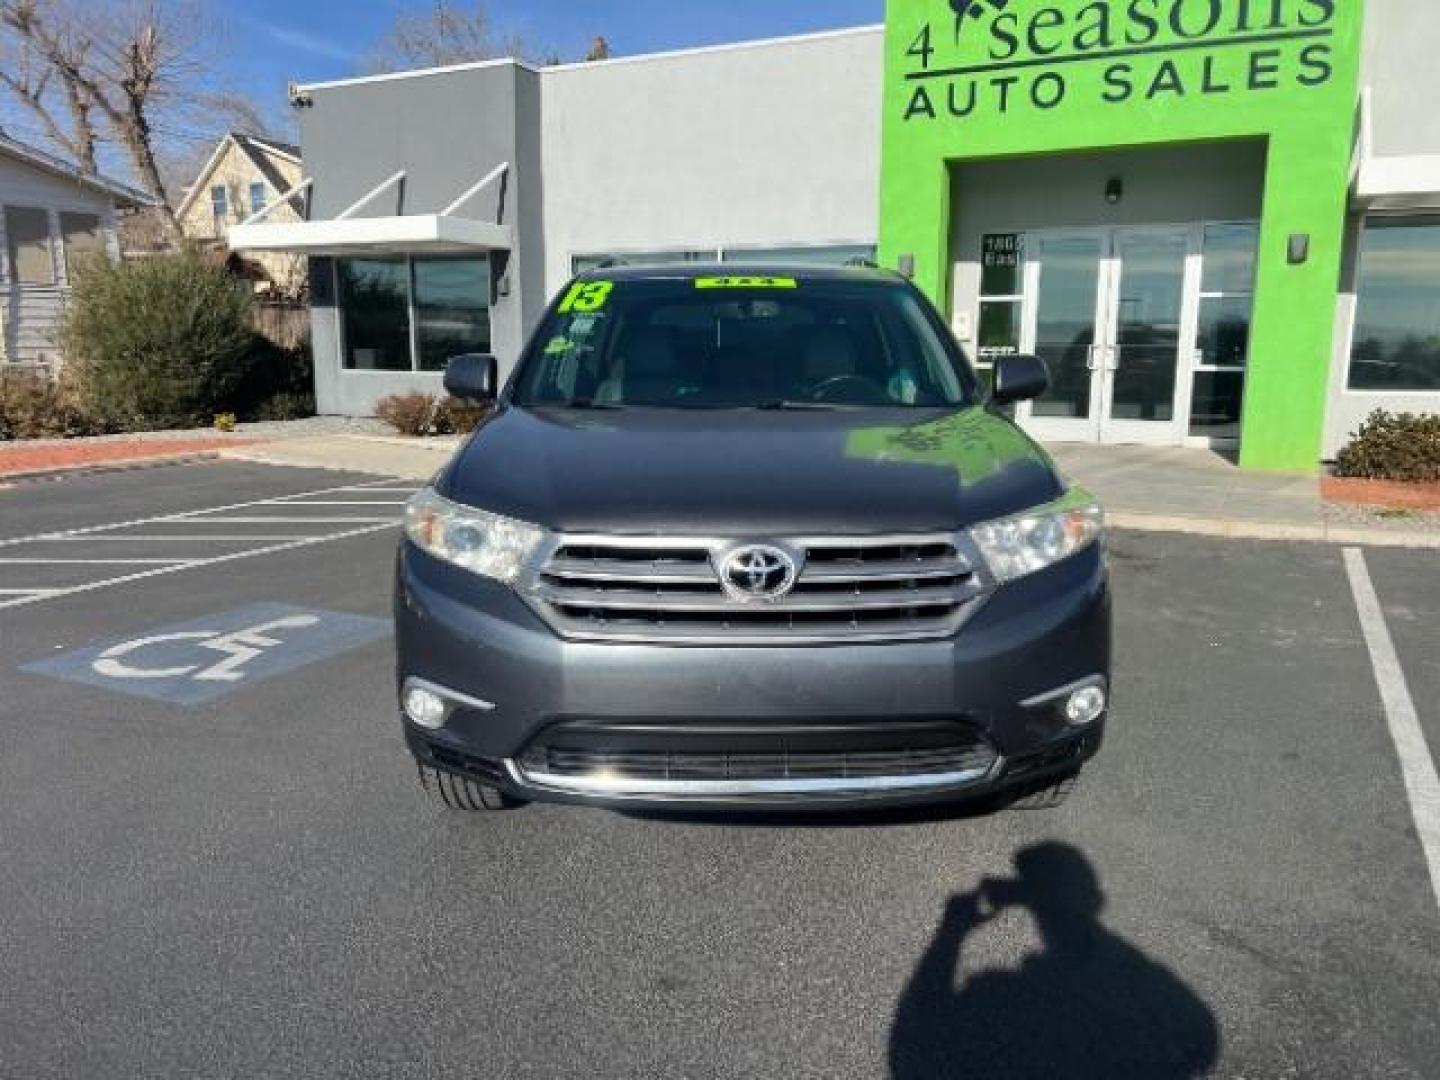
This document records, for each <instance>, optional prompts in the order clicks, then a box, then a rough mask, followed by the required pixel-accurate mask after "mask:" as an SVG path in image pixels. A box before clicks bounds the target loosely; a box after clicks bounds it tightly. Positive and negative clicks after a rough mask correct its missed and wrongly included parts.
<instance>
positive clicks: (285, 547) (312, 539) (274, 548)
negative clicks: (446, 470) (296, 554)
mask: <svg viewBox="0 0 1440 1080" xmlns="http://www.w3.org/2000/svg"><path fill="white" fill-rule="evenodd" d="M398 524H399V523H398V522H394V521H391V522H386V523H385V524H384V525H368V526H366V527H365V528H363V529H351V530H349V531H347V532H340V533H328V534H326V535H325V536H306V537H301V538H300V539H298V540H291V541H290V542H289V543H285V544H272V545H270V546H268V547H260V548H251V549H248V550H246V551H236V552H232V553H230V554H228V555H216V556H214V557H213V558H209V559H195V560H193V561H192V562H187V563H181V564H179V565H176V566H161V567H157V568H156V569H154V570H142V571H140V572H139V573H135V574H125V575H124V576H122V577H113V578H106V579H104V580H103V581H92V582H89V583H87V584H85V585H76V586H74V587H72V588H69V589H50V590H47V591H46V592H45V593H44V594H43V595H31V596H25V597H22V598H21V599H18V600H6V601H0V610H4V609H5V608H13V607H25V606H27V605H29V604H37V603H40V602H41V601H43V600H58V599H60V598H62V597H66V596H74V595H76V594H77V593H88V592H94V591H95V590H96V589H104V588H108V587H109V586H111V585H124V584H128V583H129V582H132V581H145V580H147V579H148V578H154V577H161V576H162V575H165V574H178V573H180V572H181V571H183V570H195V569H199V568H203V567H209V566H219V565H221V564H222V563H231V562H238V561H239V560H241V559H253V558H256V557H258V556H260V555H276V554H279V553H280V552H283V551H295V550H297V549H299V548H306V547H312V546H314V545H315V544H324V543H326V542H328V541H331V540H346V539H349V538H350V537H354V536H366V535H368V534H370V533H376V532H382V531H383V530H385V529H390V528H394V527H395V526H396V525H398Z"/></svg>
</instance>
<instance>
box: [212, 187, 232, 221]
mask: <svg viewBox="0 0 1440 1080" xmlns="http://www.w3.org/2000/svg"><path fill="white" fill-rule="evenodd" d="M210 212H211V213H212V214H214V215H215V223H216V224H217V225H218V224H220V223H221V222H223V221H224V220H225V218H226V217H227V216H228V215H229V212H230V197H229V195H228V194H226V191H225V185H224V184H216V185H215V186H214V187H212V188H211V189H210Z"/></svg>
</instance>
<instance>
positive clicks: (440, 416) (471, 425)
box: [435, 397, 490, 435]
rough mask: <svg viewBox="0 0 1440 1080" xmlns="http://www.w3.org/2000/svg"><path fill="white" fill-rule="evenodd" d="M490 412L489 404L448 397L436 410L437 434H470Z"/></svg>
mask: <svg viewBox="0 0 1440 1080" xmlns="http://www.w3.org/2000/svg"><path fill="white" fill-rule="evenodd" d="M489 413H490V406H489V405H477V404H476V403H475V402H473V401H466V400H464V399H463V398H457V397H447V398H446V399H445V400H444V401H442V402H440V405H439V407H438V408H437V409H436V410H435V434H437V435H469V434H470V432H472V431H474V430H475V425H476V424H478V423H480V421H481V420H483V419H485V417H486V416H487V415H489Z"/></svg>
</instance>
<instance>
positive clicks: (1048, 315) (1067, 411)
mask: <svg viewBox="0 0 1440 1080" xmlns="http://www.w3.org/2000/svg"><path fill="white" fill-rule="evenodd" d="M1106 254H1107V252H1106V244H1105V235H1104V234H1103V233H1098V232H1095V233H1053V234H1045V235H1041V236H1039V237H1037V238H1036V239H1035V240H1034V241H1033V243H1032V244H1031V245H1030V247H1029V249H1028V250H1027V257H1028V259H1029V261H1028V263H1027V266H1026V271H1027V278H1028V280H1027V286H1028V292H1029V294H1030V296H1032V297H1033V298H1034V301H1033V305H1032V311H1031V320H1030V326H1029V334H1028V335H1027V336H1028V337H1029V341H1028V343H1027V345H1026V351H1027V352H1031V353H1034V354H1035V355H1036V356H1039V357H1040V358H1041V359H1043V360H1044V361H1045V364H1046V366H1047V367H1048V368H1049V369H1050V389H1049V390H1048V391H1047V392H1046V393H1045V395H1044V396H1043V397H1041V398H1039V399H1038V400H1036V401H1034V402H1031V403H1030V405H1029V407H1028V410H1023V411H1022V416H1028V418H1029V420H1030V421H1031V424H1030V426H1031V427H1032V428H1033V429H1034V430H1035V431H1036V433H1037V434H1039V435H1040V436H1041V437H1042V438H1052V439H1076V440H1081V441H1087V442H1088V441H1091V440H1093V439H1095V438H1096V436H1097V434H1098V428H1097V426H1096V418H1097V415H1098V407H1097V405H1098V403H1097V401H1096V393H1095V390H1096V387H1095V380H1094V378H1093V376H1094V373H1095V370H1096V369H1097V367H1098V366H1099V365H1098V357H1099V344H1098V342H1097V340H1096V327H1097V326H1098V325H1100V324H1101V321H1102V320H1101V317H1100V316H1101V312H1102V307H1101V302H1102V299H1103V297H1102V290H1101V284H1102V279H1103V270H1104V266H1105V261H1106Z"/></svg>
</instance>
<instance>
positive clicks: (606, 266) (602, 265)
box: [591, 255, 630, 270]
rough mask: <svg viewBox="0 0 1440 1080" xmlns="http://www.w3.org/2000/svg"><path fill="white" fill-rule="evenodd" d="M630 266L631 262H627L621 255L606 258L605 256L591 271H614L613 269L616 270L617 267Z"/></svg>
mask: <svg viewBox="0 0 1440 1080" xmlns="http://www.w3.org/2000/svg"><path fill="white" fill-rule="evenodd" d="M629 265H630V263H629V261H628V260H626V259H622V258H621V257H620V256H619V255H606V256H605V257H604V258H602V259H601V260H600V261H599V262H597V263H596V264H595V265H594V266H592V267H591V269H592V270H613V269H615V267H617V266H629Z"/></svg>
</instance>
